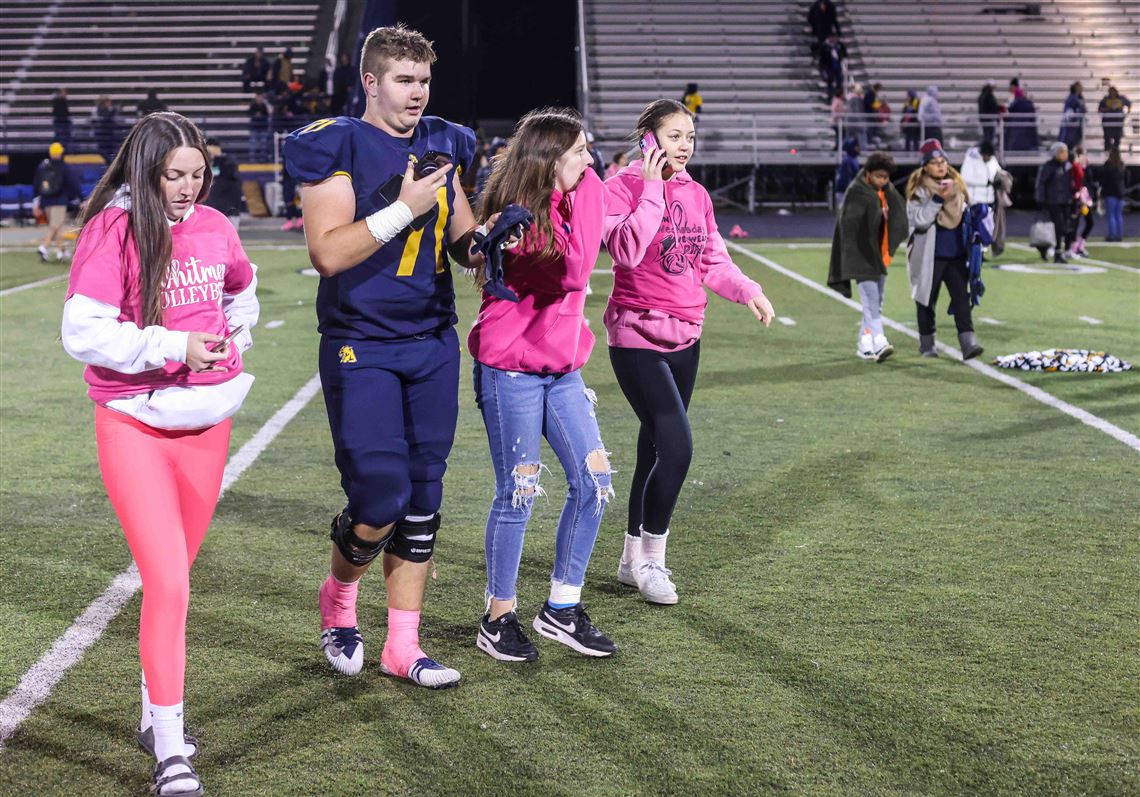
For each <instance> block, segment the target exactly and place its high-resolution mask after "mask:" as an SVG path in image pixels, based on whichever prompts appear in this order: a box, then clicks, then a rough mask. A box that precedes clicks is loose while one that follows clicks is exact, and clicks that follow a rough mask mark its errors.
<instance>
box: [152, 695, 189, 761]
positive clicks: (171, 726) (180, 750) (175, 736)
mask: <svg viewBox="0 0 1140 797" xmlns="http://www.w3.org/2000/svg"><path fill="white" fill-rule="evenodd" d="M150 716H151V727H152V728H153V729H154V756H155V758H157V759H158V760H159V761H165V760H166V759H168V758H170V757H171V756H172V755H185V754H186V743H185V741H184V740H183V736H184V732H183V728H182V704H181V703H175V704H174V705H173V706H156V705H153V704H152V705H151V707H150Z"/></svg>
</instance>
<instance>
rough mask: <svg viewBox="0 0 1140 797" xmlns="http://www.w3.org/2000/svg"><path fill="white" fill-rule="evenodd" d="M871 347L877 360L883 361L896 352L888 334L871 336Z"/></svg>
mask: <svg viewBox="0 0 1140 797" xmlns="http://www.w3.org/2000/svg"><path fill="white" fill-rule="evenodd" d="M871 349H872V350H873V351H874V356H875V362H880V363H881V362H882V361H883V360H885V359H887V358H888V357H890V356H891V355H892V354H894V353H895V347H894V346H892V345H891V344H890V342H889V341H888V340H887V336H886V335H875V336H874V337H873V338H871Z"/></svg>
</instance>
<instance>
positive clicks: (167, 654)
mask: <svg viewBox="0 0 1140 797" xmlns="http://www.w3.org/2000/svg"><path fill="white" fill-rule="evenodd" d="M95 438H96V440H97V441H98V445H99V469H100V470H101V471H102V473H103V484H105V485H106V487H107V495H108V496H109V497H110V499H111V505H112V506H113V507H114V508H115V514H117V515H118V516H119V523H121V524H122V526H123V533H124V534H126V537H127V544H128V545H129V546H130V548H131V554H132V555H133V556H134V559H135V564H136V565H138V569H139V574H140V575H141V576H142V587H143V600H142V616H141V617H140V619H139V657H140V658H141V659H142V669H143V674H144V675H145V676H146V684H147V690H148V692H149V693H150V701H151V703H153V704H155V705H158V706H172V705H174V704H176V703H180V702H182V686H183V679H184V677H185V674H186V608H187V605H188V604H189V602H190V566H191V565H192V564H193V563H194V557H195V556H196V555H197V553H198V548H199V547H201V545H202V540H203V538H204V537H205V536H206V529H207V527H208V526H209V525H210V520H211V519H212V518H213V516H214V507H215V506H216V505H217V503H218V492H219V491H220V490H221V486H222V471H223V470H224V469H225V465H226V454H227V452H228V450H229V445H230V422H229V420H228V419H227V420H225V421H222V422H221V423H219V424H218V425H217V426H212V427H210V428H209V429H201V430H196V431H189V432H171V431H166V430H163V429H155V428H154V427H151V426H147V425H146V424H144V423H141V422H140V421H137V420H135V419H134V418H132V417H130V416H129V415H124V414H122V413H120V412H116V411H115V410H109V409H107V408H106V407H102V406H99V405H96V407H95Z"/></svg>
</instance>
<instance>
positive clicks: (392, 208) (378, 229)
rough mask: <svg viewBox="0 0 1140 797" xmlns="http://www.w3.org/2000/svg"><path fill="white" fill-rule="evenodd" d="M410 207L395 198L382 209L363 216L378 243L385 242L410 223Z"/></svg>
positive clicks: (411, 217)
mask: <svg viewBox="0 0 1140 797" xmlns="http://www.w3.org/2000/svg"><path fill="white" fill-rule="evenodd" d="M413 218H414V217H413V216H412V209H411V208H410V207H408V206H407V205H405V204H404V203H403V202H401V201H399V200H396V201H395V202H393V203H392V204H391V205H389V206H388V207H386V208H384V209H383V210H378V211H376V212H375V213H373V214H372V215H370V216H365V217H364V223H365V224H367V225H368V232H370V233H372V238H373V239H374V240H375V241H376V243H378V244H386V243H388V242H389V241H391V240H392V239H393V238H395V237H396V236H397V235H399V234H400V230H402V229H404V228H405V227H407V226H408V225H409V224H411V223H412V219H413Z"/></svg>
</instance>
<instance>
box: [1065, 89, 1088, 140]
mask: <svg viewBox="0 0 1140 797" xmlns="http://www.w3.org/2000/svg"><path fill="white" fill-rule="evenodd" d="M1088 110H1089V109H1088V106H1087V105H1085V95H1084V88H1083V87H1082V86H1081V84H1080V82H1077V83H1074V84H1072V85H1071V86H1069V96H1068V97H1066V98H1065V105H1064V108H1063V109H1062V111H1061V129H1060V130H1059V131H1058V133H1057V140H1058V141H1061V142H1062V143H1064V144H1065V146H1067V147H1068V148H1069V149H1076V147H1077V145H1078V144H1080V143H1081V141H1083V140H1084V137H1085V114H1087V113H1088Z"/></svg>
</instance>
